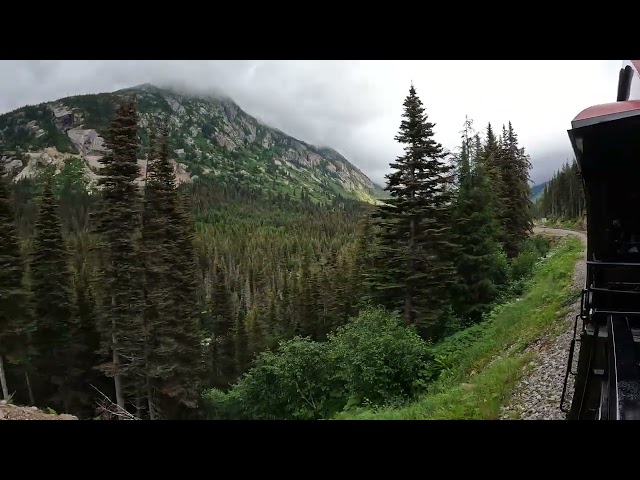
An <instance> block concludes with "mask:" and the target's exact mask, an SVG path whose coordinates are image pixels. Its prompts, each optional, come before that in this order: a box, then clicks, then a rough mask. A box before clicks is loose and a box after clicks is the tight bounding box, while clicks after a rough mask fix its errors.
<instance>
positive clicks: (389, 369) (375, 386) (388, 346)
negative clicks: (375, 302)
mask: <svg viewBox="0 0 640 480" xmlns="http://www.w3.org/2000/svg"><path fill="white" fill-rule="evenodd" d="M328 343H329V347H328V351H327V353H328V363H330V364H332V365H334V368H335V369H336V380H337V382H338V383H339V384H340V385H341V391H342V394H343V395H344V400H346V402H345V405H346V406H349V407H350V406H352V405H359V404H361V403H362V402H367V403H370V404H373V405H385V404H387V405H388V404H391V403H393V404H397V403H401V402H403V401H405V400H406V399H407V398H410V397H412V396H413V395H414V394H415V393H416V389H417V387H418V386H419V385H420V379H421V376H422V373H423V371H424V370H425V368H426V366H427V361H428V358H429V351H428V346H427V344H426V343H425V342H424V341H423V340H422V339H421V338H420V337H419V336H418V335H417V334H416V333H415V331H413V329H410V328H407V327H406V326H404V325H402V324H401V323H400V320H399V318H398V317H397V316H396V315H393V314H390V313H388V312H386V311H385V310H383V309H381V308H370V309H367V310H364V311H362V312H361V313H360V315H359V316H358V317H356V318H354V319H352V320H351V321H350V322H349V323H348V324H347V325H344V326H342V327H340V328H338V330H337V331H336V332H335V333H333V334H331V335H330V336H329V342H328Z"/></svg>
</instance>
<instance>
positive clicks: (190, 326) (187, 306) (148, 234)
mask: <svg viewBox="0 0 640 480" xmlns="http://www.w3.org/2000/svg"><path fill="white" fill-rule="evenodd" d="M168 142H169V140H168V131H167V129H166V128H163V129H162V138H161V141H160V152H159V154H158V155H156V152H155V148H154V146H155V142H154V140H151V141H150V151H149V157H150V161H149V168H148V175H147V179H146V180H147V184H146V187H145V208H144V215H143V220H144V221H143V232H142V243H143V258H144V267H145V268H144V270H145V288H144V291H145V298H146V300H145V315H144V318H145V330H146V339H147V340H146V342H145V344H146V346H145V350H146V351H147V354H146V355H145V358H146V376H147V381H146V383H147V384H146V387H145V388H146V391H147V398H148V407H149V416H150V418H155V417H156V413H159V414H162V415H163V416H164V417H165V418H177V417H182V416H183V415H186V416H187V417H189V416H191V413H189V411H192V410H193V409H196V408H198V405H199V389H200V384H201V381H202V364H201V362H202V355H201V353H202V352H201V347H200V345H201V338H200V334H199V330H198V328H199V327H198V315H199V309H198V285H197V281H196V272H197V265H196V257H195V252H194V248H193V236H194V232H193V228H192V225H191V219H190V212H189V211H188V209H186V208H185V206H184V205H182V201H183V200H182V198H181V197H180V196H179V194H178V189H177V187H176V184H175V174H174V170H173V166H172V164H171V162H170V159H169V143H168ZM156 409H157V410H159V411H158V412H156V411H155V410H156Z"/></svg>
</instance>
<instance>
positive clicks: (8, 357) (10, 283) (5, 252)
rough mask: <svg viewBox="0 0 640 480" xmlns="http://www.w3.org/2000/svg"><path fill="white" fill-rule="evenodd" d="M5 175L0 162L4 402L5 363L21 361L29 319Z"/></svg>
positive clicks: (0, 356) (0, 333)
mask: <svg viewBox="0 0 640 480" xmlns="http://www.w3.org/2000/svg"><path fill="white" fill-rule="evenodd" d="M5 173H6V171H5V168H4V164H2V163H0V385H1V387H2V395H3V398H4V399H5V400H8V399H9V395H10V393H9V392H10V391H9V385H8V383H7V366H8V365H7V364H8V363H16V362H20V361H23V362H24V360H25V358H26V353H27V334H28V332H29V331H30V329H31V317H30V315H29V312H30V310H29V296H28V292H27V291H26V289H25V288H24V284H23V280H24V260H23V258H22V253H21V251H20V242H19V239H18V234H17V228H16V222H15V210H14V206H13V195H12V194H11V190H10V187H9V185H8V181H7V178H6V176H5Z"/></svg>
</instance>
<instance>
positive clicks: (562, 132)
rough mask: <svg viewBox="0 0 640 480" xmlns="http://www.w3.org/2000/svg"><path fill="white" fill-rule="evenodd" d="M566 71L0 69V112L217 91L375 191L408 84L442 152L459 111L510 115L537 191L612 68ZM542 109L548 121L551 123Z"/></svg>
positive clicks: (518, 67) (194, 65)
mask: <svg viewBox="0 0 640 480" xmlns="http://www.w3.org/2000/svg"><path fill="white" fill-rule="evenodd" d="M565 63H566V62H565ZM565 63H558V62H539V63H536V62H533V65H532V63H531V62H515V63H512V62H493V63H492V62H475V63H473V62H472V65H469V66H468V68H467V67H465V71H469V72H472V73H473V81H471V80H467V79H462V80H460V79H459V78H458V77H456V76H454V75H452V74H451V72H454V71H457V70H456V69H455V68H453V67H455V66H456V62H422V61H415V62H413V61H366V62H364V61H292V60H287V61H254V60H235V61H191V60H175V61H162V60H154V61H133V60H127V61H124V60H112V61H102V60H87V61H0V112H5V111H8V110H12V109H15V108H18V107H20V106H22V105H24V104H33V103H38V102H42V101H49V100H54V99H57V98H60V97H64V96H67V95H76V94H83V93H97V92H104V91H112V90H116V89H119V88H125V87H129V86H133V85H136V84H141V83H147V82H148V83H153V84H156V85H159V86H162V85H171V86H176V87H179V88H182V89H186V90H189V91H194V92H200V93H218V94H220V93H225V94H226V95H228V96H229V97H231V98H232V99H233V100H234V101H236V102H237V103H238V104H239V105H240V106H241V107H242V108H243V109H244V110H245V111H247V113H249V114H251V115H253V116H255V117H256V118H258V119H259V120H260V121H262V122H264V123H266V124H269V125H271V126H273V127H276V128H278V129H280V130H282V131H284V132H286V133H288V134H290V135H292V136H294V137H296V138H299V139H300V140H304V141H307V142H309V143H312V144H316V145H319V146H329V147H332V148H334V149H336V150H338V151H339V152H340V153H342V154H343V155H344V156H345V157H346V158H347V159H349V160H350V161H351V162H352V163H354V164H355V165H356V166H358V167H359V168H360V169H362V170H363V171H364V172H365V173H366V174H368V175H369V176H370V177H371V178H372V180H374V181H376V182H378V183H384V175H385V174H386V173H387V172H388V165H389V163H390V162H392V161H393V160H394V159H395V157H396V156H397V155H398V154H400V153H401V152H402V148H401V146H400V145H398V144H397V143H396V142H395V141H394V139H393V138H394V136H395V134H396V132H397V130H398V127H399V125H400V120H401V117H400V115H401V112H402V102H403V100H404V97H405V96H406V94H407V92H408V88H409V85H410V83H411V81H412V80H413V81H414V82H415V83H416V86H417V89H418V94H419V95H420V96H421V98H422V99H423V101H424V103H425V106H426V107H427V112H428V113H429V116H430V120H431V121H433V122H435V123H436V138H437V139H438V140H439V141H441V142H442V143H443V145H444V146H445V147H447V148H448V149H450V150H453V149H455V146H456V144H457V142H458V138H459V131H460V130H461V126H462V122H463V121H464V115H465V114H466V113H470V114H471V117H472V118H474V115H475V116H477V117H478V125H479V126H481V125H482V124H483V122H486V121H492V122H494V121H495V122H505V123H506V121H508V120H509V119H512V118H513V117H515V121H514V126H515V128H516V131H517V132H518V133H519V135H520V138H521V141H522V143H523V145H524V146H525V147H526V148H527V151H528V152H529V153H530V154H531V157H532V161H533V165H534V168H533V171H532V173H531V176H532V179H533V180H534V181H536V182H538V181H541V180H546V179H547V178H548V177H549V176H550V175H551V174H552V173H553V171H554V170H556V169H557V168H558V167H559V166H560V165H561V164H562V162H564V161H565V158H566V157H567V155H569V156H571V151H570V147H569V143H568V139H566V124H567V123H568V122H570V120H571V118H572V116H573V115H575V114H577V113H578V111H579V110H580V108H584V107H586V106H589V105H591V104H595V103H602V101H612V100H608V96H613V97H615V82H616V81H617V68H619V62H617V61H615V62H613V63H610V61H606V62H591V63H589V62H582V63H580V62H578V63H575V65H576V66H574V64H572V65H568V66H566V65H565ZM577 68H582V69H585V68H587V69H589V72H588V73H585V74H584V75H583V76H582V77H581V78H579V79H578V81H579V82H582V83H577V84H576V83H575V82H576V79H575V78H572V77H571V75H572V72H573V71H574V70H575V69H577ZM523 69H524V70H525V71H524V73H522V72H521V71H522V70H523ZM527 69H528V70H527ZM505 72H506V73H505ZM505 75H511V76H512V77H513V78H515V79H517V82H520V84H519V85H518V86H519V88H521V89H522V90H524V91H525V92H526V94H522V93H519V92H518V91H516V90H513V89H512V90H509V88H511V84H509V83H505V82H506V80H504V78H505ZM578 76H579V75H578ZM509 78H511V77H509ZM501 82H502V83H501ZM574 84H575V85H574ZM473 88H475V90H474V89H473ZM545 89H546V90H545ZM476 90H477V91H476ZM527 90H529V91H530V92H534V93H535V95H531V94H530V93H529V91H527ZM536 92H537V93H536ZM567 92H569V93H567ZM536 95H537V96H536ZM600 100H601V101H600ZM545 109H546V110H549V111H550V112H551V113H552V114H555V117H557V119H559V120H555V123H551V124H550V121H549V119H548V115H547V117H545ZM554 109H555V110H554ZM482 117H484V118H482ZM501 117H504V118H501ZM496 125H498V123H496ZM565 146H566V149H565ZM565 150H567V152H566V153H565Z"/></svg>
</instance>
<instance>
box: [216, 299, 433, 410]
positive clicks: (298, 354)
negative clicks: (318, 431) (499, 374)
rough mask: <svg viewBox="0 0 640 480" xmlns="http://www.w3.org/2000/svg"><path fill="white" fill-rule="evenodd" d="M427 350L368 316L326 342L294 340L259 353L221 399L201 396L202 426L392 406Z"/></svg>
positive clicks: (377, 315)
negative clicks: (223, 420)
mask: <svg viewBox="0 0 640 480" xmlns="http://www.w3.org/2000/svg"><path fill="white" fill-rule="evenodd" d="M428 358H429V351H428V346H427V344H426V343H425V342H423V341H422V340H421V339H420V337H418V335H417V334H416V333H415V332H414V331H413V330H412V329H410V328H407V327H405V326H404V325H402V324H401V323H400V320H399V318H398V317H397V316H395V315H392V314H389V313H388V312H386V311H384V310H382V309H380V308H368V309H365V310H363V312H362V313H361V314H360V315H359V316H358V317H357V318H354V319H352V320H351V321H350V322H349V323H348V324H347V325H344V326H343V327H340V328H339V329H338V330H337V331H336V332H335V333H334V334H332V335H330V336H329V338H328V340H327V341H326V342H322V343H320V342H313V341H311V340H309V339H305V338H300V337H296V338H294V339H292V340H289V341H286V342H281V343H280V345H279V348H278V350H277V351H276V352H271V351H266V352H263V353H262V354H261V355H260V356H259V357H258V358H257V359H256V361H255V363H254V366H253V368H251V370H249V372H248V373H247V374H246V375H245V376H244V377H243V378H242V379H241V380H240V382H239V383H238V384H236V385H234V386H233V388H232V389H231V390H229V391H228V392H226V393H225V392H221V391H220V390H215V389H213V390H209V391H207V392H205V394H204V403H205V408H206V410H207V414H208V416H209V418H227V419H229V418H246V419H262V420H269V419H298V420H311V419H320V418H328V417H331V416H332V415H333V414H334V413H337V412H339V411H341V410H343V409H345V408H350V407H352V406H356V405H362V404H368V405H398V404H401V403H403V402H405V401H406V400H408V399H409V398H412V397H413V396H414V395H415V393H417V389H418V386H419V385H420V379H421V376H422V372H424V371H425V370H426V367H427V362H428Z"/></svg>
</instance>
